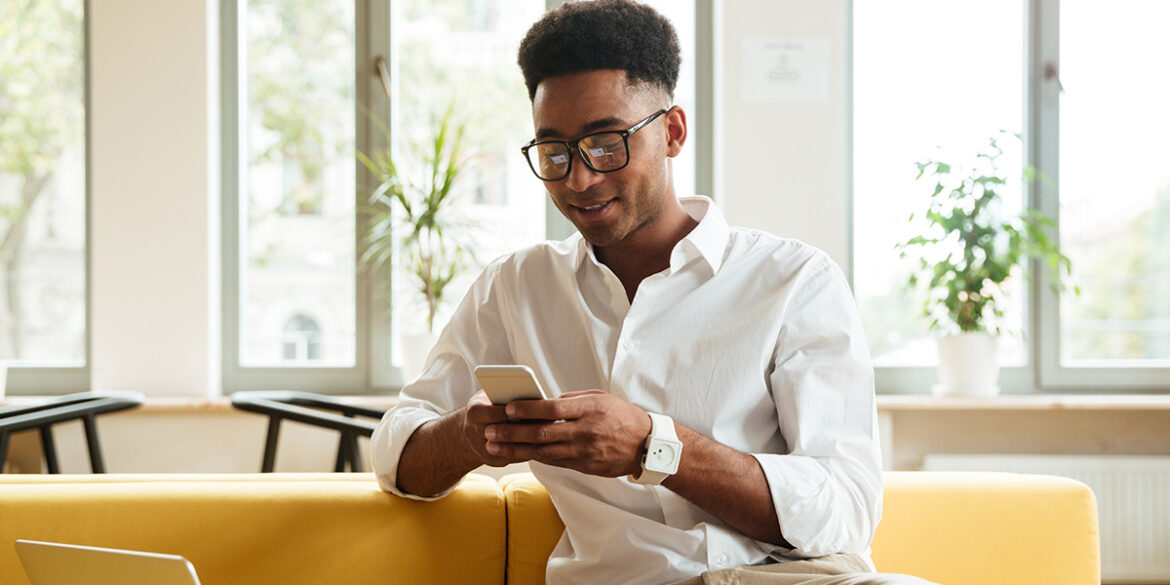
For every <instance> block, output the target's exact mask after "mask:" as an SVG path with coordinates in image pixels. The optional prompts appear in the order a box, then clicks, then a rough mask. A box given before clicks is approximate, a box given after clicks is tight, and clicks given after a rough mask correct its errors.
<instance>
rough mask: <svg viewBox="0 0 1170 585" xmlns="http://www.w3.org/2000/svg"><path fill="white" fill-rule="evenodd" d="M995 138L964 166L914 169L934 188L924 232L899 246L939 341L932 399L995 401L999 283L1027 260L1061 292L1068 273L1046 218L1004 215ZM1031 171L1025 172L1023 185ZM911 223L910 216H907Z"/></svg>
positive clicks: (1030, 213) (931, 163)
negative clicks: (1042, 267)
mask: <svg viewBox="0 0 1170 585" xmlns="http://www.w3.org/2000/svg"><path fill="white" fill-rule="evenodd" d="M1011 136H1015V139H1016V140H1018V139H1019V136H1018V135H1011V134H1008V133H1006V132H1002V131H1001V132H1000V133H999V134H998V135H996V136H993V137H992V138H991V139H990V140H989V148H988V149H987V150H986V151H984V152H980V153H978V154H977V156H976V158H975V161H974V164H972V165H971V166H970V167H969V168H966V169H963V168H956V167H953V166H951V165H950V164H947V163H945V162H942V161H938V160H925V161H922V162H919V163H917V166H918V176H917V177H916V180H917V181H920V182H921V181H926V182H929V183H933V186H932V189H933V190H932V192H931V194H930V203H929V206H928V208H927V210H926V213H925V214H923V216H922V220H921V221H920V222H919V223H921V224H923V231H921V232H919V233H920V235H916V236H914V237H912V238H910V239H909V240H907V241H905V242H902V243H900V244H898V245H897V249H898V250H899V251H900V252H901V256H902V258H906V257H907V256H911V255H913V256H915V257H916V259H917V265H916V266H915V268H914V271H913V272H912V273H911V275H910V277H909V282H908V285H909V286H910V287H911V288H914V289H916V290H918V291H919V292H920V293H921V294H922V295H924V297H925V301H924V302H923V305H922V313H923V315H924V316H925V317H926V318H928V319H929V320H930V328H931V329H932V330H933V331H935V332H937V333H941V334H942V336H941V337H939V339H938V351H939V380H940V384H939V385H938V386H936V387H935V393H936V394H943V395H948V394H958V395H976V396H993V395H995V394H996V393H998V391H999V387H998V378H999V364H998V362H997V359H996V356H997V348H998V336H999V335H1001V334H1002V333H1004V330H1003V325H1002V323H1001V321H1002V318H1003V316H1004V306H1003V304H1004V302H1005V301H1004V296H1005V284H1006V283H1008V282H1009V281H1010V280H1011V279H1013V278H1015V277H1017V276H1018V275H1019V274H1020V273H1021V271H1022V270H1023V263H1024V262H1025V261H1026V260H1028V259H1033V258H1035V259H1039V260H1042V261H1044V263H1045V264H1047V265H1048V267H1049V268H1051V270H1052V286H1053V288H1054V290H1056V291H1058V292H1060V291H1063V290H1064V289H1065V281H1064V278H1062V277H1067V276H1068V275H1069V274H1070V273H1071V268H1072V267H1071V263H1070V262H1069V259H1068V258H1067V257H1066V256H1064V255H1063V254H1061V253H1060V249H1059V247H1058V245H1057V243H1056V241H1055V240H1054V239H1053V238H1052V237H1050V236H1049V233H1048V230H1050V229H1053V228H1054V227H1055V222H1053V221H1052V220H1051V219H1049V218H1048V217H1045V216H1043V215H1042V214H1040V213H1039V211H1037V210H1036V209H1034V208H1031V207H1028V208H1026V209H1025V210H1024V211H1023V212H1022V213H1009V212H1008V211H1007V210H1005V209H1003V200H1002V197H1001V194H1000V191H1001V190H1002V189H1003V188H1004V187H1005V186H1007V185H1008V179H1007V177H1005V175H1004V173H1003V172H1002V171H1000V170H999V168H998V167H997V161H998V159H999V157H1000V156H1001V155H1002V154H1003V148H1002V146H1001V144H1000V141H1001V140H1003V139H1005V138H1010V137H1011ZM1035 178H1036V172H1035V170H1034V169H1032V168H1026V169H1025V170H1024V173H1023V177H1021V179H1022V180H1026V181H1029V182H1030V181H1032V180H1034V179H1035ZM910 221H911V222H912V223H914V222H915V215H911V216H910Z"/></svg>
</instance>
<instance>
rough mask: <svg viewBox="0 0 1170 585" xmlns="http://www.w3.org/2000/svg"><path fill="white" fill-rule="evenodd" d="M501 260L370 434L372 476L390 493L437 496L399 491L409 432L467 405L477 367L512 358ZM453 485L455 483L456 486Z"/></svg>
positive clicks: (485, 275)
mask: <svg viewBox="0 0 1170 585" xmlns="http://www.w3.org/2000/svg"><path fill="white" fill-rule="evenodd" d="M499 262H500V261H497V262H494V263H492V264H491V265H489V266H488V267H487V268H486V269H485V270H484V272H483V273H482V274H481V275H480V276H479V278H478V279H477V280H476V282H475V283H474V284H473V285H472V287H471V289H470V290H469V291H468V292H467V295H466V296H465V297H464V298H463V300H462V301H461V302H460V304H459V307H458V308H456V310H455V313H454V315H452V317H451V320H450V322H448V324H447V326H446V327H444V328H443V331H442V332H441V333H440V334H439V339H438V341H437V342H436V343H435V347H434V348H433V349H432V350H431V352H430V354H429V355H428V356H427V359H426V362H425V363H424V365H423V371H422V373H421V374H419V377H418V378H416V379H415V380H414V381H412V382H410V383H409V384H407V385H406V386H405V387H403V389H402V392H401V393H400V394H399V397H398V402H397V403H396V404H395V406H394V408H392V409H390V411H388V412H387V413H386V415H385V416H383V417H382V420H381V422H379V423H378V426H377V428H376V429H374V434H373V436H372V437H371V438H370V446H371V447H370V450H371V456H372V460H373V461H372V463H373V469H374V475H375V477H376V478H377V480H378V485H379V486H381V488H382V489H383V490H385V491H387V492H390V493H392V494H397V495H399V496H402V497H405V498H410V499H413V500H426V501H430V500H437V499H439V498H441V497H443V496H445V495H447V494H448V493H450V492H451V490H447V491H445V492H442V493H440V494H437V495H435V496H431V497H422V496H417V495H414V494H409V493H405V492H403V491H402V490H400V489H398V462H399V459H400V458H401V457H402V450H403V448H404V447H405V446H406V442H407V441H408V440H409V439H410V437H411V435H412V434H414V432H415V431H416V430H417V429H418V428H419V427H420V426H422V425H423V424H425V423H426V422H428V421H431V420H434V419H437V418H439V417H440V416H442V415H443V414H445V413H447V412H450V411H453V410H456V409H458V408H461V407H463V406H464V405H466V404H467V401H468V400H470V399H471V396H472V395H473V394H475V392H476V391H477V389H478V388H479V384H478V383H477V382H476V381H475V366H477V365H479V364H504V363H511V362H512V358H511V355H512V352H511V349H510V348H511V344H510V343H509V339H508V338H507V334H506V332H505V329H504V327H503V321H502V318H501V313H500V302H499V297H498V295H499V287H498V286H497V284H498V283H497V278H496V277H497V276H498V273H499ZM452 489H454V487H452Z"/></svg>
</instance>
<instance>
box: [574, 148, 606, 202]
mask: <svg viewBox="0 0 1170 585" xmlns="http://www.w3.org/2000/svg"><path fill="white" fill-rule="evenodd" d="M573 156H575V157H577V164H574V165H571V166H570V167H569V175H568V176H567V177H565V186H566V187H568V188H570V189H572V190H574V191H576V192H578V193H580V192H583V191H585V190H586V189H588V188H590V187H592V186H594V185H596V184H598V183H600V182H601V180H602V179H603V177H602V176H601V175H602V173H599V172H597V171H595V170H593V169H591V168H589V165H587V164H585V159H584V157H582V156H581V153H580V152H574V153H573Z"/></svg>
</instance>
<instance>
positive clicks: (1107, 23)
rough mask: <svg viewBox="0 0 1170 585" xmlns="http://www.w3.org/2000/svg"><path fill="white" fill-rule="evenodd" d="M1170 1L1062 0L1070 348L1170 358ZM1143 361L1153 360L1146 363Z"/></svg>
mask: <svg viewBox="0 0 1170 585" xmlns="http://www.w3.org/2000/svg"><path fill="white" fill-rule="evenodd" d="M1167 22H1170V3H1167V2H1163V1H1161V0H1120V1H1118V2H1109V3H1094V2H1063V3H1061V6H1060V78H1061V83H1062V85H1063V86H1064V93H1063V94H1062V95H1061V97H1060V181H1059V185H1060V233H1061V245H1062V247H1063V248H1064V252H1065V254H1067V255H1068V256H1069V258H1070V259H1071V260H1072V266H1073V271H1074V279H1075V281H1076V283H1077V284H1078V285H1080V287H1081V289H1082V294H1081V295H1080V296H1079V297H1076V296H1073V295H1062V305H1061V358H1062V361H1063V362H1064V363H1065V364H1066V365H1078V364H1079V365H1090V363H1091V362H1093V361H1098V360H1110V361H1119V360H1147V361H1148V360H1163V361H1164V360H1170V228H1168V226H1170V141H1167V139H1166V137H1167V136H1170V109H1167V107H1166V106H1167V104H1170V77H1168V76H1167V75H1166V74H1165V71H1166V63H1165V61H1166V57H1167V56H1168V55H1170V37H1167V35H1166V32H1165V25H1166V23H1167ZM1144 365H1151V364H1150V363H1148V362H1145V363H1144Z"/></svg>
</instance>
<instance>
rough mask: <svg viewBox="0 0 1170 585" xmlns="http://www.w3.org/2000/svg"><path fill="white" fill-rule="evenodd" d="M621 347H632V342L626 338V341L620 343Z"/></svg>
mask: <svg viewBox="0 0 1170 585" xmlns="http://www.w3.org/2000/svg"><path fill="white" fill-rule="evenodd" d="M622 347H624V348H626V349H633V347H634V342H633V341H630V340H626V342H625V343H623V344H622Z"/></svg>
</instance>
